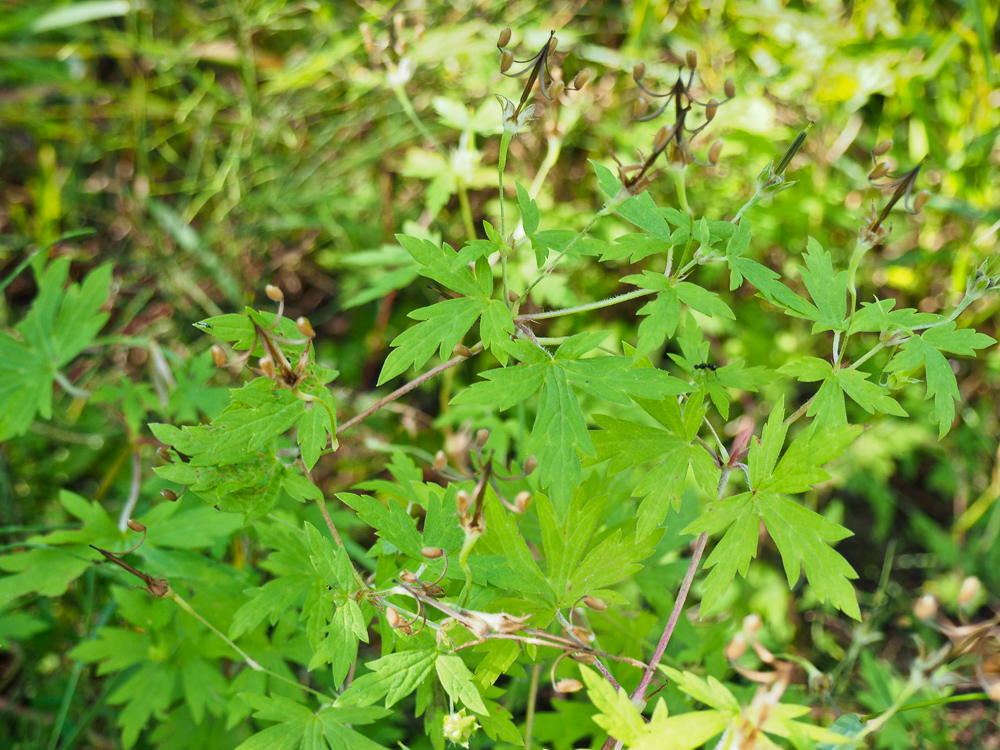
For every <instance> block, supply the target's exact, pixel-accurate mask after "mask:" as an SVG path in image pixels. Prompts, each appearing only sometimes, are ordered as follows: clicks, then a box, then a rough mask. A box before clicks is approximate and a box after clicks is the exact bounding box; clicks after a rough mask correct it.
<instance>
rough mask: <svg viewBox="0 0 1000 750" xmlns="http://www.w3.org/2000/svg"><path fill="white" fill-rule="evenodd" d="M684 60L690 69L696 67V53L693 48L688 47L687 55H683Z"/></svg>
mask: <svg viewBox="0 0 1000 750" xmlns="http://www.w3.org/2000/svg"><path fill="white" fill-rule="evenodd" d="M684 61H685V62H686V63H687V66H688V67H689V68H690V69H691V70H694V69H695V68H697V67H698V53H697V52H695V51H694V50H693V49H689V50H688V51H687V55H685V56H684Z"/></svg>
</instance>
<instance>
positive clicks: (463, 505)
mask: <svg viewBox="0 0 1000 750" xmlns="http://www.w3.org/2000/svg"><path fill="white" fill-rule="evenodd" d="M471 502H472V498H471V497H470V496H469V493H468V492H466V491H465V490H459V491H458V493H457V494H456V495H455V506H456V507H457V508H458V512H459V513H465V511H467V510H468V509H469V504H470V503H471Z"/></svg>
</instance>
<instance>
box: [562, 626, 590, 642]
mask: <svg viewBox="0 0 1000 750" xmlns="http://www.w3.org/2000/svg"><path fill="white" fill-rule="evenodd" d="M566 634H567V635H569V636H571V637H573V638H576V639H577V640H578V641H581V642H582V643H593V642H594V637H595V636H594V631H593V630H587V628H580V627H574V628H567V629H566Z"/></svg>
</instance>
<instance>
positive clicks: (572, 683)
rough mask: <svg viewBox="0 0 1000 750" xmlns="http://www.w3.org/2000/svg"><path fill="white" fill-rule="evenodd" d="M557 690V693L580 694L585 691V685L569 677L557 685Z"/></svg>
mask: <svg viewBox="0 0 1000 750" xmlns="http://www.w3.org/2000/svg"><path fill="white" fill-rule="evenodd" d="M555 688H556V692H557V693H578V692H580V691H581V690H583V683H582V682H580V681H579V680H574V679H573V678H572V677H567V678H566V679H565V680H559V682H557V683H556V684H555Z"/></svg>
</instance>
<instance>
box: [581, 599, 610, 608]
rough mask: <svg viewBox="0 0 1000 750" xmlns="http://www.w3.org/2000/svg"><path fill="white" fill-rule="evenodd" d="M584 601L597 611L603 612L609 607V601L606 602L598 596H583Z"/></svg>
mask: <svg viewBox="0 0 1000 750" xmlns="http://www.w3.org/2000/svg"><path fill="white" fill-rule="evenodd" d="M583 603H584V604H586V605H587V606H588V607H590V608H591V609H592V610H594V611H595V612H603V611H604V610H606V609H607V608H608V604H607V602H605V601H604V600H603V599H598V598H597V597H596V596H585V597H583Z"/></svg>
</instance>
